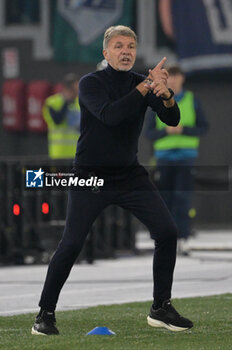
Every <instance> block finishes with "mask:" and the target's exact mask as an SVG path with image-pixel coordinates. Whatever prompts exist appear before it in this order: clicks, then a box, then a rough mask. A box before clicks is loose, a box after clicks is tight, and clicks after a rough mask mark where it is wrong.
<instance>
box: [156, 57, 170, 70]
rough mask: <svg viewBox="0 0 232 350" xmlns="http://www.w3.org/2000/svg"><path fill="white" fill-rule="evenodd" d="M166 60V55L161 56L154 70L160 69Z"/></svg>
mask: <svg viewBox="0 0 232 350" xmlns="http://www.w3.org/2000/svg"><path fill="white" fill-rule="evenodd" d="M166 61H167V57H164V58H162V60H161V61H160V62H159V63H158V64H157V65H156V67H155V70H158V69H162V67H163V65H164V63H165V62H166Z"/></svg>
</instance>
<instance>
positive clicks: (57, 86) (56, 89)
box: [52, 83, 63, 95]
mask: <svg viewBox="0 0 232 350" xmlns="http://www.w3.org/2000/svg"><path fill="white" fill-rule="evenodd" d="M62 90H63V84H62V83H57V84H55V85H53V88H52V94H54V95H55V94H59V93H61V92H62Z"/></svg>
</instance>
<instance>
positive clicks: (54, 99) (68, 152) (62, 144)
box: [42, 73, 80, 159]
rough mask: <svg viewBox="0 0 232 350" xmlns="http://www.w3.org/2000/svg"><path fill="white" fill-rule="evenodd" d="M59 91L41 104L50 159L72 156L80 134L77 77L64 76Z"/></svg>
mask: <svg viewBox="0 0 232 350" xmlns="http://www.w3.org/2000/svg"><path fill="white" fill-rule="evenodd" d="M62 86H63V88H62V91H61V92H60V93H57V94H55V95H52V96H49V97H48V98H47V99H46V100H45V103H44V105H43V110H42V111H43V117H44V119H45V121H46V123H47V127H48V154H49V157H50V158H52V159H59V158H74V156H75V151H76V145H77V140H78V138H79V136H80V130H79V129H80V106H79V99H78V77H77V75H76V74H74V73H69V74H67V75H66V76H65V77H64V80H63V84H62Z"/></svg>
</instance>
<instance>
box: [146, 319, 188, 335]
mask: <svg viewBox="0 0 232 350" xmlns="http://www.w3.org/2000/svg"><path fill="white" fill-rule="evenodd" d="M147 323H148V324H149V326H151V327H157V328H166V329H168V330H169V331H172V332H182V331H186V330H187V329H189V328H183V327H177V326H173V325H172V324H168V323H164V322H162V321H159V320H154V318H151V317H150V316H147Z"/></svg>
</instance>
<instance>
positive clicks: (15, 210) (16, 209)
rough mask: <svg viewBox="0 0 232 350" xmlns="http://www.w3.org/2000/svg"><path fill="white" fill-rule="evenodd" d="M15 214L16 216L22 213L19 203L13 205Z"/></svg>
mask: <svg viewBox="0 0 232 350" xmlns="http://www.w3.org/2000/svg"><path fill="white" fill-rule="evenodd" d="M13 214H14V215H16V216H18V215H20V205H19V204H14V205H13Z"/></svg>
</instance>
